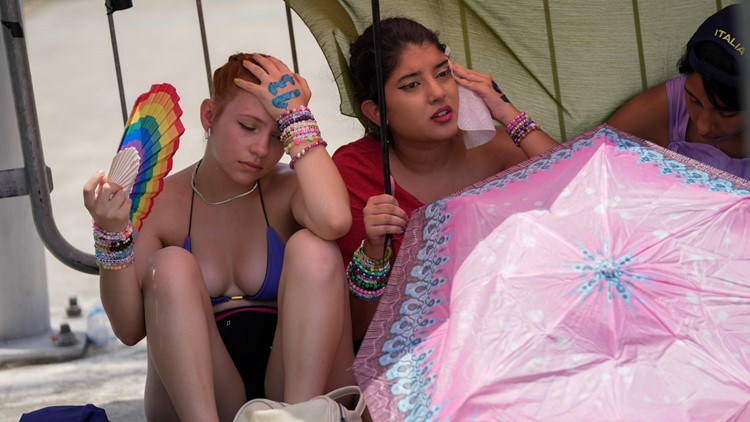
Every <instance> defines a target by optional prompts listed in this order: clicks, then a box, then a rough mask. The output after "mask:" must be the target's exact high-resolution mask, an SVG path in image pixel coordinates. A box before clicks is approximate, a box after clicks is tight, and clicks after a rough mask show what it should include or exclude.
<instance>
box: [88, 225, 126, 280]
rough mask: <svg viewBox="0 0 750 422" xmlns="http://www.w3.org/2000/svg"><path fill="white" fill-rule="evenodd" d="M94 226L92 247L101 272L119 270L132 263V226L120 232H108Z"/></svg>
mask: <svg viewBox="0 0 750 422" xmlns="http://www.w3.org/2000/svg"><path fill="white" fill-rule="evenodd" d="M93 226H94V246H95V248H96V264H97V265H98V266H99V268H101V269H103V270H121V269H123V268H127V267H128V266H129V265H130V264H132V263H133V225H132V224H131V223H130V221H128V226H127V227H126V228H125V231H122V232H108V231H106V230H104V229H102V228H101V227H99V225H97V224H96V223H94V224H93Z"/></svg>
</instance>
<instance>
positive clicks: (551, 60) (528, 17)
mask: <svg viewBox="0 0 750 422" xmlns="http://www.w3.org/2000/svg"><path fill="white" fill-rule="evenodd" d="M287 3H288V4H289V5H290V6H291V7H292V9H294V11H295V12H296V13H297V14H298V15H299V16H300V18H301V19H302V20H303V21H304V23H305V24H306V25H307V26H308V28H310V31H311V32H312V34H313V35H314V36H315V38H316V39H317V41H318V44H320V46H321V48H322V50H323V53H324V54H325V56H326V59H327V60H328V64H329V65H330V67H331V70H332V73H333V75H334V77H335V78H336V82H337V84H338V87H339V92H340V95H341V112H342V113H344V114H346V115H350V116H354V115H355V114H356V113H355V110H353V108H352V101H353V100H352V97H351V94H350V93H349V91H348V89H347V86H348V84H349V81H348V77H347V60H346V59H347V57H348V51H349V47H348V46H349V42H350V41H351V40H352V39H353V38H354V37H356V35H357V34H358V33H361V32H362V31H363V30H364V28H366V27H367V26H368V25H370V24H371V23H372V14H371V12H372V11H371V4H370V0H316V1H305V0H287ZM732 3H736V1H721V0H650V1H638V0H632V1H611V0H610V1H603V0H595V1H591V0H566V1H558V2H555V1H551V0H539V1H524V2H517V1H508V0H496V1H478V0H411V1H408V2H404V1H400V0H383V1H381V2H380V11H381V12H380V15H381V18H387V17H390V16H405V17H409V18H413V19H415V20H417V21H419V22H420V23H422V24H424V25H425V26H427V27H428V28H430V29H433V30H436V31H438V32H439V34H440V38H441V41H443V42H445V43H446V44H448V45H449V46H450V47H451V51H452V57H453V59H454V60H456V61H458V62H459V63H461V64H464V65H466V66H468V67H470V68H473V69H475V70H478V71H481V72H487V73H491V74H492V75H493V77H494V79H495V80H496V81H497V82H498V84H499V85H500V86H501V87H502V88H503V90H504V91H505V92H506V93H507V94H508V97H509V98H510V99H511V100H512V101H513V102H514V103H515V104H516V105H517V106H518V107H519V108H520V109H522V110H525V111H527V112H529V114H531V115H532V116H533V117H534V119H535V120H536V121H538V122H540V123H541V124H542V126H543V127H544V128H545V130H546V131H547V132H548V133H549V134H550V135H551V136H552V137H554V138H555V139H557V140H558V141H564V140H567V139H570V138H573V137H574V136H576V135H578V134H580V133H582V132H584V131H585V130H587V129H590V128H592V127H594V126H596V125H598V124H600V123H602V122H603V121H604V120H605V119H606V118H607V117H608V116H609V115H610V114H611V113H612V112H614V110H615V109H617V108H618V107H619V106H620V105H621V104H623V103H624V102H625V101H626V100H627V99H629V98H630V97H632V96H633V95H635V94H637V93H639V92H641V91H643V90H645V89H646V88H648V87H651V86H653V85H656V84H658V83H660V82H662V81H663V80H664V79H666V78H668V77H670V76H674V75H676V73H677V69H676V63H677V60H678V59H679V57H680V55H681V54H682V52H683V49H684V46H685V44H686V43H687V41H688V39H689V38H690V36H691V35H692V33H693V31H694V30H695V28H697V27H698V25H700V23H701V22H702V21H703V20H704V19H705V18H706V17H707V16H709V15H711V14H712V13H714V12H715V11H717V10H719V9H721V8H722V7H724V6H727V5H729V4H732Z"/></svg>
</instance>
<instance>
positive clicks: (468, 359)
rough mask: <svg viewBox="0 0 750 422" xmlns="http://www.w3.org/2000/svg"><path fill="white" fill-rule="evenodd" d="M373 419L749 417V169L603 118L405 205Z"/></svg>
mask: <svg viewBox="0 0 750 422" xmlns="http://www.w3.org/2000/svg"><path fill="white" fill-rule="evenodd" d="M355 374H356V376H357V379H358V381H359V382H360V385H361V386H362V387H363V389H364V394H365V399H366V401H367V404H368V407H369V409H370V412H371V413H372V415H373V417H374V419H375V420H414V421H424V420H441V421H442V420H446V421H447V420H453V421H465V420H466V421H468V420H478V421H483V420H503V421H521V420H522V421H530V420H534V421H552V420H555V421H568V420H569V421H582V420H592V418H593V419H596V420H597V421H608V420H617V421H635V420H638V421H643V420H652V421H653V420H659V421H682V420H696V421H709V420H710V421H719V420H721V421H727V420H750V181H747V180H744V179H739V178H736V177H733V176H731V175H729V174H727V173H724V172H721V171H719V170H715V169H713V168H710V167H707V166H704V165H701V164H700V163H697V162H695V161H692V160H689V159H687V158H684V157H681V156H678V155H676V154H673V153H671V152H670V151H667V150H665V149H662V148H660V147H657V146H655V145H653V144H650V143H648V142H645V141H642V140H640V139H636V138H632V137H630V136H628V135H625V134H623V133H620V132H617V131H615V130H613V129H612V128H610V127H608V126H602V127H600V128H597V129H595V130H593V131H591V132H589V133H587V134H584V135H582V136H581V137H579V138H576V139H574V140H572V141H569V142H567V143H565V144H563V145H561V146H560V147H558V148H556V149H555V150H553V151H551V152H550V153H548V154H546V155H545V156H543V157H539V158H537V159H535V160H534V161H532V162H530V163H527V166H525V167H514V168H511V169H509V170H507V171H505V172H503V173H501V174H499V175H497V176H495V177H493V178H491V179H489V180H487V181H485V182H483V183H481V184H478V185H476V186H473V187H471V188H469V189H467V190H464V191H463V192H461V193H459V194H457V195H455V196H453V197H451V198H449V199H445V200H442V201H438V202H435V203H432V204H429V205H427V206H425V207H423V208H421V209H420V210H418V212H415V213H414V215H413V216H412V220H411V222H410V225H409V229H408V231H407V233H406V235H405V237H404V241H403V244H402V248H401V251H400V253H399V257H398V259H397V261H396V264H395V266H394V269H393V273H392V275H391V281H390V283H389V285H388V288H387V290H386V292H385V294H384V296H383V298H382V300H381V303H380V306H379V308H378V311H377V314H376V315H375V319H374V321H373V323H372V325H371V327H370V330H369V332H368V334H367V336H366V338H365V340H364V343H363V345H362V348H361V349H360V353H359V355H358V356H357V359H356V361H355Z"/></svg>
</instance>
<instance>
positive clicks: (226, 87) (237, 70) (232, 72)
mask: <svg viewBox="0 0 750 422" xmlns="http://www.w3.org/2000/svg"><path fill="white" fill-rule="evenodd" d="M251 57H252V56H251V55H250V54H248V53H237V54H232V55H231V56H229V59H227V62H226V63H225V64H224V65H223V66H221V67H220V68H218V69H216V70H215V71H214V76H213V80H212V81H211V83H212V86H213V89H214V94H213V97H212V99H213V100H214V109H213V117H214V119H216V118H218V117H219V115H220V114H221V112H222V111H224V107H226V105H227V103H228V102H229V100H231V99H232V98H233V97H234V95H235V94H236V93H237V92H238V91H239V90H240V88H239V87H238V86H237V85H235V83H234V79H235V78H240V79H244V80H246V81H250V82H253V83H256V84H257V83H260V81H259V80H258V78H256V77H255V75H253V74H252V73H250V71H249V70H247V69H245V68H244V67H243V66H242V61H243V60H248V61H251V62H253V63H255V61H254V60H252V59H251Z"/></svg>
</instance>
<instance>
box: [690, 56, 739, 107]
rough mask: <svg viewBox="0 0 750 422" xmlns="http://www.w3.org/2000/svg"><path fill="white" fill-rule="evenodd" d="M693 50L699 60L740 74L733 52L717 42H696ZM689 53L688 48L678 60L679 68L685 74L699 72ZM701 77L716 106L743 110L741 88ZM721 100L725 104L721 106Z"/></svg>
mask: <svg viewBox="0 0 750 422" xmlns="http://www.w3.org/2000/svg"><path fill="white" fill-rule="evenodd" d="M693 51H695V56H696V57H697V58H698V60H700V61H702V62H705V63H708V64H710V65H711V66H713V67H714V68H717V69H719V70H722V71H724V72H726V73H728V74H730V75H737V76H739V73H740V69H739V66H738V65H737V61H736V60H735V59H734V57H732V55H731V54H729V53H727V52H726V50H724V49H723V48H721V47H720V46H718V45H716V44H715V43H713V42H710V41H703V42H699V43H696V44H695V46H693ZM689 54H690V51H688V50H687V49H686V50H685V53H684V54H683V55H682V57H681V58H680V60H679V61H678V62H677V70H679V72H680V73H681V74H683V75H686V74H688V73H693V72H697V71H696V69H694V68H693V66H692V65H691V64H690V60H689V58H688V56H689ZM699 74H700V73H699ZM701 79H703V89H705V90H706V95H707V96H708V99H709V101H711V104H713V105H714V107H716V108H718V109H720V110H724V111H741V110H742V104H740V90H739V89H738V88H737V87H734V86H731V85H727V84H724V83H721V82H719V81H717V80H716V79H711V80H709V79H706V78H704V77H703V76H701ZM719 100H721V102H722V103H723V104H724V105H722V106H720V105H719Z"/></svg>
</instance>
